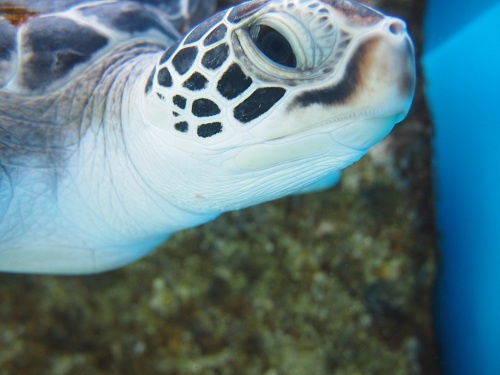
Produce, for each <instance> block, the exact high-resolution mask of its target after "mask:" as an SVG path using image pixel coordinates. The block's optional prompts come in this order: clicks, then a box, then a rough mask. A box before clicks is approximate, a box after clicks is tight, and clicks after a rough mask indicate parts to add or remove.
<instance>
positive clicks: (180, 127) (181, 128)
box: [174, 121, 189, 133]
mask: <svg viewBox="0 0 500 375" xmlns="http://www.w3.org/2000/svg"><path fill="white" fill-rule="evenodd" d="M174 128H175V130H178V131H180V132H181V133H187V131H188V130H189V124H188V123H187V121H181V122H178V123H176V124H175V125H174Z"/></svg>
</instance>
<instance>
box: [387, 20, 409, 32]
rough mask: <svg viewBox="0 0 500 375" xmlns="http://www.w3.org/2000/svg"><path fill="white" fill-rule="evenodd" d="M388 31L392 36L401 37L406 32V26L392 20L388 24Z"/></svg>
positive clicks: (401, 22)
mask: <svg viewBox="0 0 500 375" xmlns="http://www.w3.org/2000/svg"><path fill="white" fill-rule="evenodd" d="M389 31H390V32H391V33H392V34H394V35H402V34H404V33H405V32H406V24H405V23H404V22H403V21H401V20H398V19H393V20H392V21H391V23H390V24H389Z"/></svg>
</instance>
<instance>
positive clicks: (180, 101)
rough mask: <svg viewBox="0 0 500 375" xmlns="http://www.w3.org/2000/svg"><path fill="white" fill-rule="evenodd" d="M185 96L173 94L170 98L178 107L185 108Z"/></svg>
mask: <svg viewBox="0 0 500 375" xmlns="http://www.w3.org/2000/svg"><path fill="white" fill-rule="evenodd" d="M186 101H187V100H186V98H185V97H183V96H181V95H175V96H174V97H173V98H172V102H173V103H174V104H175V105H176V106H177V107H179V108H180V109H185V108H186Z"/></svg>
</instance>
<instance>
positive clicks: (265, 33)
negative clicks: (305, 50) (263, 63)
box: [254, 25, 297, 68]
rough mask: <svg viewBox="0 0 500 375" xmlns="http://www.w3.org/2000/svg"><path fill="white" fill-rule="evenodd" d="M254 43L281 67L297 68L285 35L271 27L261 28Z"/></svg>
mask: <svg viewBox="0 0 500 375" xmlns="http://www.w3.org/2000/svg"><path fill="white" fill-rule="evenodd" d="M254 42H255V44H256V45H257V47H258V48H259V49H260V50H261V51H262V53H263V54H264V55H266V56H267V57H268V58H270V59H271V60H273V61H274V62H275V63H278V64H280V65H284V66H288V67H290V68H295V67H297V61H296V59H295V55H294V53H293V49H292V46H291V45H290V43H288V41H287V40H286V39H285V37H284V36H283V35H281V34H280V33H279V32H277V31H276V30H274V29H273V28H272V27H269V26H262V25H261V26H259V31H258V34H257V35H254Z"/></svg>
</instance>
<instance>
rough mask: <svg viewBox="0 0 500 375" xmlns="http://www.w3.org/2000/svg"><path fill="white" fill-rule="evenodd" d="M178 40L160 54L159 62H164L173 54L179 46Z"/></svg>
mask: <svg viewBox="0 0 500 375" xmlns="http://www.w3.org/2000/svg"><path fill="white" fill-rule="evenodd" d="M179 45H180V42H177V43H175V44H174V45H171V46H170V47H169V48H168V49H167V50H166V51H165V52H164V53H163V55H161V58H160V62H159V64H160V65H161V64H164V63H165V62H166V61H167V60H168V59H170V57H172V55H173V54H174V52H175V51H177V48H179Z"/></svg>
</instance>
